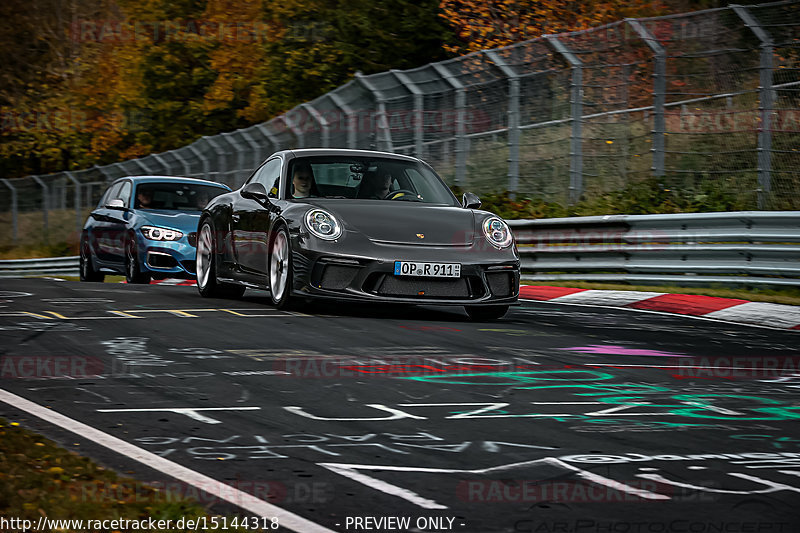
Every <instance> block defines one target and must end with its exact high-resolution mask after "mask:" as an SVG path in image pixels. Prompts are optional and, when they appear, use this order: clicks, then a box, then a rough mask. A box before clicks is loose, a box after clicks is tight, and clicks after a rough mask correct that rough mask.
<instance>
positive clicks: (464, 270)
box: [292, 237, 520, 306]
mask: <svg viewBox="0 0 800 533" xmlns="http://www.w3.org/2000/svg"><path fill="white" fill-rule="evenodd" d="M295 238H296V239H298V238H299V239H300V240H299V241H296V243H297V244H299V246H294V247H293V249H294V252H293V254H292V265H293V270H294V283H293V293H294V294H295V295H297V296H306V297H314V298H333V299H340V300H342V299H344V300H359V301H372V302H394V303H411V304H433V305H476V306H477V305H508V304H513V303H516V301H517V298H518V296H519V268H520V263H519V255H518V254H517V252H516V249H515V248H514V247H513V246H512V247H509V248H506V249H502V250H498V249H496V248H493V247H491V246H490V245H488V244H487V245H486V246H482V245H481V244H482V243H479V244H478V245H475V244H473V245H471V246H428V245H425V246H420V245H407V244H383V243H381V244H378V243H372V242H370V244H369V245H368V246H366V248H367V249H368V250H367V251H368V253H367V254H364V255H356V254H352V253H342V250H341V247H338V246H336V245H334V244H333V243H330V242H324V241H319V240H317V239H305V240H304V239H302V238H300V237H295ZM395 261H413V262H434V263H458V264H460V265H461V276H460V277H459V278H433V277H417V276H396V275H394V264H395Z"/></svg>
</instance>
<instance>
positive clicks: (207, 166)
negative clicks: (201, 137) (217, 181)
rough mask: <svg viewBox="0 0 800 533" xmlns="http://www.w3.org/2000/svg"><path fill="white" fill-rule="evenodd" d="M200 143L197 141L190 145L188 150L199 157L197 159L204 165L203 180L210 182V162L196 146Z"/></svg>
mask: <svg viewBox="0 0 800 533" xmlns="http://www.w3.org/2000/svg"><path fill="white" fill-rule="evenodd" d="M198 142H200V141H195V142H193V143H192V144H190V145H189V146H187V147H186V148H187V149H188V150H189V151H190V152H192V153H193V154H194V155H195V156H196V157H197V159H199V160H200V163H202V165H203V179H206V180H209V179H211V167H210V163H209V161H208V158H207V157H206V156H205V155H204V154H203V152H201V151H200V150H198V149H197V147H196V146H195V144H197V143H198Z"/></svg>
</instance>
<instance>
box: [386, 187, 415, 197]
mask: <svg viewBox="0 0 800 533" xmlns="http://www.w3.org/2000/svg"><path fill="white" fill-rule="evenodd" d="M401 193H402V194H401ZM406 194H410V195H411V196H413V197H414V199H417V193H415V192H414V191H411V190H408V189H397V190H396V191H389V193H388V194H387V195H386V196H384V197H383V199H384V200H399V199H400V198H403V196H405V195H406Z"/></svg>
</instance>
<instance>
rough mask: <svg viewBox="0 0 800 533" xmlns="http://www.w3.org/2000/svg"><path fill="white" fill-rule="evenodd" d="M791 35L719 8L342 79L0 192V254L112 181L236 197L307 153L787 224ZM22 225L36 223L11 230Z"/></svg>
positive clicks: (76, 212)
mask: <svg viewBox="0 0 800 533" xmlns="http://www.w3.org/2000/svg"><path fill="white" fill-rule="evenodd" d="M799 30H800V2H798V1H796V0H795V1H784V2H775V3H770V4H762V5H757V6H748V7H742V6H736V5H732V6H729V7H727V8H720V9H711V10H705V11H698V12H694V13H687V14H681V15H672V16H667V17H657V18H647V19H626V20H623V21H620V22H616V23H613V24H609V25H607V26H603V27H600V28H595V29H592V30H587V31H581V32H572V33H566V34H559V35H548V36H545V37H542V38H539V39H535V40H531V41H526V42H523V43H519V44H516V45H513V46H509V47H506V48H500V49H495V50H489V51H483V52H476V53H472V54H469V55H466V56H463V57H459V58H457V59H452V60H449V61H444V62H441V63H434V64H429V65H425V66H423V67H420V68H416V69H413V70H407V71H389V72H383V73H380V74H374V75H369V76H365V75H361V74H357V75H356V77H355V79H354V80H352V81H351V82H349V83H347V84H346V85H343V86H342V87H339V88H338V89H336V90H334V91H332V92H330V93H328V94H325V95H323V96H321V97H319V98H317V99H316V100H313V101H311V102H307V103H304V104H301V105H299V106H297V107H295V108H294V109H292V110H291V111H288V112H287V113H285V114H284V115H281V116H278V117H276V118H274V119H272V120H270V121H268V122H266V123H263V124H258V125H255V126H252V127H249V128H246V129H242V130H237V131H234V132H230V133H223V134H221V135H215V136H211V137H203V138H201V139H200V140H198V141H195V142H194V143H192V144H190V145H188V146H185V147H183V148H179V149H176V150H171V151H168V152H164V153H161V154H152V155H149V156H147V157H143V158H140V159H134V160H130V161H124V162H121V163H115V164H112V165H107V166H100V167H98V166H96V167H93V168H90V169H87V170H81V171H74V172H61V173H57V174H51V175H46V176H29V177H27V178H22V179H14V180H5V179H3V180H0V188H5V189H6V192H7V194H3V195H2V197H1V198H2V199H0V227H1V228H3V234H4V235H7V236H8V237H9V238H11V239H13V240H15V239H16V238H17V235H18V234H19V233H20V232H22V231H42V232H43V236H44V238H45V239H46V238H47V236H48V235H52V233H53V231H54V230H55V229H59V230H63V229H64V228H67V229H72V228H75V229H76V230H77V231H79V228H80V225H81V224H82V222H83V217H84V215H85V212H86V210H87V209H89V208H90V207H91V206H93V205H94V204H95V203H96V202H97V201H98V198H99V195H100V193H101V192H102V190H103V188H104V186H105V184H106V183H107V182H108V181H110V180H113V179H116V178H118V177H121V176H126V175H142V174H155V175H178V176H195V177H201V178H206V179H210V180H216V181H221V182H224V183H227V184H228V185H230V186H232V187H237V186H239V185H240V184H241V183H242V182H243V181H244V180H245V179H246V178H247V176H248V175H249V174H250V173H251V172H252V170H253V169H254V168H255V167H256V166H257V165H258V164H259V163H260V162H261V161H263V160H264V159H265V158H266V157H267V156H269V155H270V154H271V153H273V152H275V151H277V150H282V149H290V148H312V147H334V148H337V147H338V148H374V149H378V150H387V151H391V152H399V153H405V154H413V155H416V156H418V157H421V158H423V159H425V160H427V161H428V162H429V163H431V164H432V165H433V166H434V168H436V169H437V170H438V171H439V172H440V174H442V176H443V177H444V178H445V179H446V180H447V181H448V183H449V184H450V185H457V186H459V187H461V188H463V189H470V190H473V191H475V192H477V193H481V192H499V191H505V190H508V191H511V192H512V193H515V194H520V195H524V196H528V197H539V198H542V199H544V200H547V201H554V202H559V203H562V204H565V205H566V204H574V203H576V202H578V201H579V200H581V199H582V198H587V197H592V196H594V195H599V194H603V193H606V192H609V191H615V190H620V189H622V188H624V187H626V186H628V185H630V184H633V183H636V182H639V181H644V180H648V179H653V178H655V179H657V180H658V182H659V183H660V184H662V185H663V187H664V188H672V189H674V190H706V191H707V190H709V188H710V189H711V190H713V189H716V190H720V191H725V192H726V194H735V195H737V196H738V197H739V198H740V199H741V202H740V205H743V206H744V207H746V208H748V209H800V31H799ZM31 211H40V212H41V214H40V215H38V216H37V221H36V222H35V223H32V222H26V221H25V220H23V219H22V217H21V216H20V215H21V214H23V213H30V212H31ZM73 218H74V220H73ZM23 226H24V227H23ZM28 226H30V228H29V227H28ZM6 228H7V229H6ZM40 228H41V229H40ZM51 238H52V237H51Z"/></svg>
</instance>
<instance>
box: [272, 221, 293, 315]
mask: <svg viewBox="0 0 800 533" xmlns="http://www.w3.org/2000/svg"><path fill="white" fill-rule="evenodd" d="M291 292H292V251H291V247H290V245H289V232H288V231H286V226H281V227H280V228H279V229H278V231H277V233H276V234H275V238H274V239H272V246H270V254H269V294H270V298H271V299H272V304H273V305H274V306H275V307H277V308H278V309H289V308H290V307H292V305H293V304H294V301H293V298H292V296H291Z"/></svg>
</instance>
